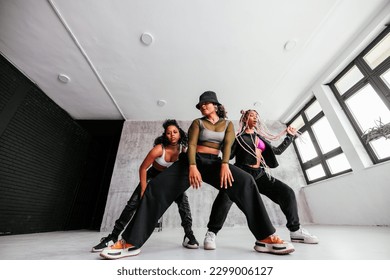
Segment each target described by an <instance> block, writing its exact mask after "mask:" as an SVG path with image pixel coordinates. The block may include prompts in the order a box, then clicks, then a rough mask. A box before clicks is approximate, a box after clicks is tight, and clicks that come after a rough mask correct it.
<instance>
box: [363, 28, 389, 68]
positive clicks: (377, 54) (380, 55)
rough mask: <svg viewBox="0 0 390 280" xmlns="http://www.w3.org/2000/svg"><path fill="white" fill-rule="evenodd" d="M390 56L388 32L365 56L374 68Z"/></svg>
mask: <svg viewBox="0 0 390 280" xmlns="http://www.w3.org/2000/svg"><path fill="white" fill-rule="evenodd" d="M389 56H390V33H389V34H387V36H386V37H385V38H383V39H382V40H381V41H380V42H379V43H378V44H377V45H376V46H375V47H374V48H373V49H372V50H371V51H370V52H369V53H367V54H366V55H365V56H364V57H363V58H364V60H365V61H366V62H367V64H368V65H369V66H370V67H371V69H374V68H375V67H377V66H378V65H379V64H381V63H382V62H383V61H385V60H386V59H387V58H388V57H389Z"/></svg>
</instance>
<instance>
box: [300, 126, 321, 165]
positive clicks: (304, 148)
mask: <svg viewBox="0 0 390 280" xmlns="http://www.w3.org/2000/svg"><path fill="white" fill-rule="evenodd" d="M295 143H296V145H297V147H298V151H299V154H300V156H301V158H302V162H307V161H309V160H311V159H313V158H315V157H317V152H316V150H315V149H314V145H313V142H312V140H311V138H310V135H309V133H308V132H307V131H305V132H304V133H302V134H301V136H300V137H299V138H298V140H296V141H295Z"/></svg>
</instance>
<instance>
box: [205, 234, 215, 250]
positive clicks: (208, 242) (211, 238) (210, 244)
mask: <svg viewBox="0 0 390 280" xmlns="http://www.w3.org/2000/svg"><path fill="white" fill-rule="evenodd" d="M215 238H216V235H215V233H214V232H212V231H208V232H206V236H205V237H204V241H203V247H204V249H205V250H215V249H216V248H217V245H216V244H215Z"/></svg>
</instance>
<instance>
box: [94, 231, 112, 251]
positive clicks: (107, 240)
mask: <svg viewBox="0 0 390 280" xmlns="http://www.w3.org/2000/svg"><path fill="white" fill-rule="evenodd" d="M117 240H118V238H115V237H114V236H112V234H109V235H108V236H106V237H103V238H102V239H100V243H99V244H98V245H96V246H94V247H92V250H91V251H92V252H101V251H103V250H104V249H106V248H108V247H109V246H111V245H114V243H115V242H117Z"/></svg>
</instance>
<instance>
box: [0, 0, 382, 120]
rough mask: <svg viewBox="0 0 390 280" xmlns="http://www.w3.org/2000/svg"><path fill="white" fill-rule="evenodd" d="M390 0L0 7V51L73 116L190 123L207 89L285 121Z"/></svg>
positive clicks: (123, 1) (119, 0) (183, 0)
mask: <svg viewBox="0 0 390 280" xmlns="http://www.w3.org/2000/svg"><path fill="white" fill-rule="evenodd" d="M388 4H389V0H316V1H313V0H278V1H269V0H267V1H266V0H236V1H235V0H0V52H1V53H2V54H3V55H4V56H5V57H6V58H7V59H9V60H10V61H11V62H12V63H13V64H14V65H15V66H16V67H17V68H18V69H20V70H21V71H22V72H24V73H25V74H26V76H28V77H29V78H30V79H31V80H32V81H34V82H35V83H36V84H37V85H38V86H39V87H40V88H41V89H42V90H43V91H44V92H45V93H46V94H47V95H48V96H49V97H50V98H52V99H53V100H54V101H55V102H56V103H57V104H58V105H59V106H61V107H62V108H63V109H65V110H66V111H67V112H68V113H69V114H70V115H71V116H72V117H73V118H75V119H108V120H114V119H126V120H163V119H166V118H176V119H178V120H191V119H193V118H196V117H198V116H199V111H198V110H196V109H195V104H196V103H197V102H198V98H199V95H200V94H201V93H202V92H204V91H206V90H214V91H215V92H217V94H218V98H219V101H220V102H221V103H223V104H224V105H225V107H226V109H227V111H228V116H229V118H230V119H238V117H239V111H240V110H241V109H248V108H252V107H255V108H256V109H258V110H259V111H260V112H261V115H262V116H263V117H264V118H266V119H270V120H281V118H282V116H283V115H285V114H286V111H287V110H289V108H291V106H292V105H293V104H298V103H299V100H300V99H302V97H303V96H304V95H305V94H307V91H308V90H309V88H310V86H311V85H312V84H313V82H314V81H315V80H316V79H318V77H319V76H320V75H321V73H323V71H324V70H326V69H327V67H329V65H330V63H331V62H332V61H334V60H335V59H336V58H337V56H338V55H339V54H340V52H341V51H342V50H343V49H345V48H346V47H347V46H348V45H349V43H350V42H351V41H352V40H353V39H354V38H356V36H358V35H359V32H360V31H361V30H362V29H364V27H365V26H366V25H367V24H369V22H370V21H371V20H373V19H374V18H375V16H376V15H377V14H378V13H379V12H380V11H381V9H383V8H384V7H385V6H386V5H388ZM144 32H147V33H150V34H151V35H152V36H153V38H154V40H153V42H152V44H151V45H149V46H147V45H144V44H143V43H142V42H141V40H140V37H141V35H142V34H143V33H144ZM289 41H295V42H296V46H295V48H293V49H292V50H289V51H287V50H285V49H284V46H285V44H286V43H287V42H289ZM59 74H65V75H67V76H68V77H69V78H70V81H69V83H67V84H64V83H61V82H60V81H59V79H58V75H59ZM158 100H165V101H166V102H167V103H166V105H165V106H162V107H161V106H158V105H157V101H158ZM255 103H256V105H254V104H255Z"/></svg>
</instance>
